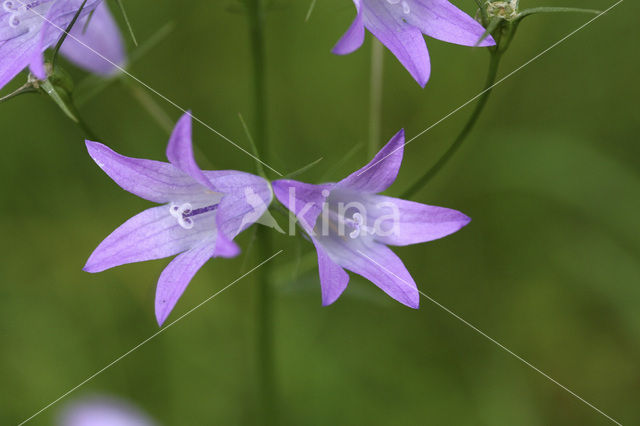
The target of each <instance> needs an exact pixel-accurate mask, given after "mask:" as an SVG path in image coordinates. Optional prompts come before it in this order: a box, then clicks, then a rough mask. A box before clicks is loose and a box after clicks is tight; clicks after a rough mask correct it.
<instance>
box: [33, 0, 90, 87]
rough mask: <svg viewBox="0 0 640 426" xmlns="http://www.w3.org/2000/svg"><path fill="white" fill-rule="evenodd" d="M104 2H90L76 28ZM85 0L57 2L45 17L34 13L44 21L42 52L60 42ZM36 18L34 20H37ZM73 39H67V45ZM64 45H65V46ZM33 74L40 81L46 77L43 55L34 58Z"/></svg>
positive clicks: (40, 47)
mask: <svg viewBox="0 0 640 426" xmlns="http://www.w3.org/2000/svg"><path fill="white" fill-rule="evenodd" d="M101 1H102V0H88V1H87V3H86V4H85V5H84V7H83V8H82V12H80V16H79V19H78V21H76V23H75V24H74V28H75V27H77V26H79V23H80V21H82V20H84V18H86V17H87V16H88V15H89V14H90V13H91V12H92V11H93V10H94V9H95V8H96V7H97V6H98V5H99V4H100V2H101ZM82 2H83V0H68V1H55V2H52V3H53V4H52V5H51V7H50V8H49V10H48V11H47V14H46V16H45V17H44V19H43V17H42V16H41V15H39V14H37V10H35V9H32V10H34V13H36V14H37V16H36V18H37V19H38V20H41V21H42V29H41V30H40V46H39V49H40V52H44V51H45V50H47V48H49V47H51V46H53V45H54V43H56V42H57V41H58V39H59V38H60V36H61V35H62V33H63V32H64V31H65V30H66V29H67V26H68V25H69V24H70V23H71V21H72V20H73V17H74V16H75V15H76V13H77V12H78V9H80V6H81V5H82ZM36 18H34V19H36ZM69 39H71V37H67V38H66V39H65V42H64V43H65V44H66V43H67V41H69ZM63 45H64V44H63ZM29 68H30V69H31V72H32V73H33V74H34V75H35V76H36V77H38V78H39V79H41V80H42V79H44V78H45V77H46V75H45V74H46V73H45V69H44V62H43V57H42V55H35V56H33V57H32V60H31V63H30V65H29Z"/></svg>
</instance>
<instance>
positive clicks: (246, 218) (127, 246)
mask: <svg viewBox="0 0 640 426" xmlns="http://www.w3.org/2000/svg"><path fill="white" fill-rule="evenodd" d="M87 149H88V150H89V155H91V158H93V160H94V161H95V162H96V163H97V164H98V166H100V168H101V169H102V170H103V171H104V172H105V173H106V174H107V175H109V177H111V179H113V180H114V181H115V182H116V183H117V184H118V185H120V186H121V187H122V188H123V189H124V190H126V191H129V192H131V193H132V194H134V195H137V196H138V197H141V198H144V199H146V200H149V201H153V202H156V203H161V204H163V205H162V206H158V207H152V208H150V209H148V210H145V211H143V212H142V213H139V214H138V215H136V216H134V217H132V218H131V219H129V220H128V221H126V222H125V223H124V224H122V225H121V226H120V227H119V228H118V229H116V230H115V231H114V232H113V233H111V235H109V236H108V237H107V238H106V239H105V240H104V241H103V242H102V243H100V245H99V246H98V248H96V249H95V251H94V252H93V253H92V254H91V256H90V257H89V260H88V261H87V264H86V265H85V266H84V270H85V271H87V272H101V271H104V270H105V269H109V268H113V267H114V266H118V265H123V264H126V263H133V262H142V261H145V260H151V259H160V258H164V257H168V256H173V255H176V254H178V256H177V257H176V258H175V259H173V260H172V261H171V263H169V265H168V266H167V267H166V268H165V269H164V271H163V272H162V274H161V275H160V279H159V281H158V287H157V291H156V305H155V309H156V318H157V320H158V323H159V324H160V325H162V323H163V322H164V321H165V319H166V318H167V316H168V315H169V313H170V312H171V310H172V309H173V307H174V306H175V304H176V302H177V301H178V299H179V298H180V296H181V295H182V293H183V292H184V290H185V289H186V287H187V285H188V284H189V282H190V281H191V279H192V278H193V276H194V275H195V274H196V272H197V271H198V270H199V269H200V268H201V267H202V266H203V265H204V264H205V263H206V262H207V260H209V259H210V258H212V257H233V256H236V255H237V254H238V253H239V251H240V250H239V248H238V247H237V246H236V244H235V243H234V242H233V238H235V237H236V236H237V235H238V234H239V233H240V232H242V231H243V230H245V229H246V228H248V227H249V226H250V225H251V224H253V223H254V222H255V221H257V220H258V219H259V218H260V217H261V216H262V214H263V213H264V212H265V211H266V210H267V208H268V206H269V204H270V203H271V200H272V198H273V194H272V192H271V187H270V185H269V183H268V182H267V181H266V180H264V179H263V178H261V177H258V176H254V175H251V174H248V173H243V172H237V171H202V170H200V168H199V167H198V165H197V164H196V162H195V160H194V158H193V151H192V145H191V115H190V114H189V113H187V114H185V115H184V116H183V117H182V118H181V119H180V120H179V121H178V124H177V125H176V127H175V129H174V131H173V134H172V135H171V138H170V140H169V145H168V147H167V158H168V159H169V161H170V163H164V162H159V161H153V160H144V159H137V158H129V157H124V156H122V155H119V154H117V153H116V152H114V151H112V150H111V149H109V148H107V147H106V146H104V145H102V144H100V143H97V142H91V141H87Z"/></svg>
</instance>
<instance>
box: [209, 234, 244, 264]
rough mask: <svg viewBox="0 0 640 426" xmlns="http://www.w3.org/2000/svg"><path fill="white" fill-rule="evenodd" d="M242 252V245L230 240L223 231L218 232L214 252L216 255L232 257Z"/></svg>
mask: <svg viewBox="0 0 640 426" xmlns="http://www.w3.org/2000/svg"><path fill="white" fill-rule="evenodd" d="M239 254H240V247H238V245H237V244H236V243H234V242H233V241H231V240H229V239H228V238H227V237H225V236H224V234H222V233H218V237H217V239H216V251H215V253H213V256H214V257H224V258H227V259H230V258H232V257H236V256H237V255H239Z"/></svg>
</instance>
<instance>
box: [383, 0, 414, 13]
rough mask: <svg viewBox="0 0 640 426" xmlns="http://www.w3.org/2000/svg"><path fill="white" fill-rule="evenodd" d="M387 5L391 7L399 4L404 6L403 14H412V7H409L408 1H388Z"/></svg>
mask: <svg viewBox="0 0 640 426" xmlns="http://www.w3.org/2000/svg"><path fill="white" fill-rule="evenodd" d="M387 3H389V4H391V5H396V4H399V5H400V6H402V13H404V14H405V15H408V14H410V13H411V7H409V2H408V1H407V0H387Z"/></svg>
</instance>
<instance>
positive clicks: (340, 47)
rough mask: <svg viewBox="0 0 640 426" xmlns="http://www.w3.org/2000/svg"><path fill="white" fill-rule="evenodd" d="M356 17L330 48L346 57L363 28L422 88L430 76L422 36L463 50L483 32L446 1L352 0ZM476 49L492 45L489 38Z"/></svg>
mask: <svg viewBox="0 0 640 426" xmlns="http://www.w3.org/2000/svg"><path fill="white" fill-rule="evenodd" d="M353 3H354V4H355V5H356V9H357V11H358V14H357V16H356V19H355V20H354V21H353V23H352V24H351V27H350V28H349V29H348V30H347V32H346V33H345V34H344V35H343V36H342V38H341V39H340V41H338V43H337V44H336V45H335V47H334V48H333V53H335V54H337V55H346V54H348V53H351V52H353V51H354V50H356V49H358V48H359V47H360V46H361V45H362V42H363V41H364V29H365V28H367V29H368V30H369V31H370V32H371V33H372V34H373V35H374V36H375V37H376V38H377V39H378V40H380V42H381V43H382V44H384V45H385V46H387V48H388V49H389V50H391V52H393V54H394V55H395V56H396V58H398V60H399V61H400V62H401V63H402V65H404V67H405V68H406V69H407V71H409V73H411V75H412V76H413V78H414V79H415V80H416V81H417V82H418V84H420V86H422V87H424V86H425V85H426V84H427V81H428V80H429V75H430V74H431V64H430V63H429V52H428V51H427V45H426V43H425V41H424V37H423V36H422V34H426V35H428V36H429V37H433V38H437V39H438V40H442V41H447V42H450V43H455V44H461V45H463V46H474V45H475V44H476V43H477V42H478V40H479V39H480V37H481V36H482V34H484V31H485V29H484V28H483V27H482V25H480V24H479V23H478V22H476V21H475V20H474V19H473V18H471V17H470V16H469V15H467V14H466V13H464V12H463V11H461V10H460V9H458V8H457V7H455V6H454V5H452V4H451V3H449V2H448V1H447V0H353ZM479 45H480V46H492V45H495V41H494V40H493V38H491V37H490V36H489V37H487V38H486V39H485V40H483V41H482V43H480V44H479Z"/></svg>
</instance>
